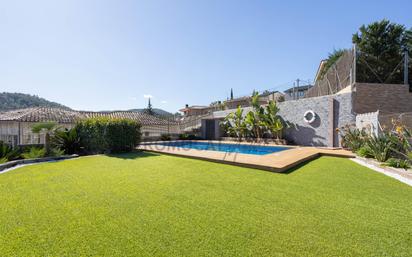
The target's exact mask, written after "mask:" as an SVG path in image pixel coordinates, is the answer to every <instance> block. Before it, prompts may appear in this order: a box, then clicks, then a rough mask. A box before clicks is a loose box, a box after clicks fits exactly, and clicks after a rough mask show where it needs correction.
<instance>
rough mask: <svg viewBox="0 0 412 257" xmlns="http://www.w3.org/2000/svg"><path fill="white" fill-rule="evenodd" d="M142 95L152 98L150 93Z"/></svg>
mask: <svg viewBox="0 0 412 257" xmlns="http://www.w3.org/2000/svg"><path fill="white" fill-rule="evenodd" d="M143 97H144V98H153V96H152V95H151V94H144V95H143Z"/></svg>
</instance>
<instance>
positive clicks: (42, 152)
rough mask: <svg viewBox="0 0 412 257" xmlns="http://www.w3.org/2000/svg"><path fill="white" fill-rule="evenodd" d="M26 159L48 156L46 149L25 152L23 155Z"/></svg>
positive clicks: (35, 148) (32, 149) (31, 149)
mask: <svg viewBox="0 0 412 257" xmlns="http://www.w3.org/2000/svg"><path fill="white" fill-rule="evenodd" d="M21 156H22V157H23V158H24V159H36V158H42V157H44V156H46V149H44V148H38V147H31V148H30V150H29V151H28V152H24V153H22V155H21Z"/></svg>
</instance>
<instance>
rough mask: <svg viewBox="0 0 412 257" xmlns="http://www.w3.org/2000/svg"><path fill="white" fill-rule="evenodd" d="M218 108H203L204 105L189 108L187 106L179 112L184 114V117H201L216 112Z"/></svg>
mask: <svg viewBox="0 0 412 257" xmlns="http://www.w3.org/2000/svg"><path fill="white" fill-rule="evenodd" d="M216 110H217V107H216V106H202V105H192V106H189V105H188V104H186V106H185V108H183V109H180V110H179V111H180V112H182V113H183V115H184V116H186V117H188V116H201V115H206V114H210V113H212V112H213V111H216Z"/></svg>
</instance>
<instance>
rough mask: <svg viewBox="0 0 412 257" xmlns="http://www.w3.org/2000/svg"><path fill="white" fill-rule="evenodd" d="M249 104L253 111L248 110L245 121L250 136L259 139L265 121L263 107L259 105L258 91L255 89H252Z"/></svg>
mask: <svg viewBox="0 0 412 257" xmlns="http://www.w3.org/2000/svg"><path fill="white" fill-rule="evenodd" d="M251 105H252V107H253V111H250V112H248V114H247V115H246V118H245V122H246V124H247V127H248V128H249V131H250V132H251V134H252V136H253V137H255V138H257V139H259V138H261V137H262V136H263V132H264V131H265V130H266V123H265V109H264V108H263V107H262V106H260V103H259V93H258V92H257V91H254V92H253V94H252V99H251Z"/></svg>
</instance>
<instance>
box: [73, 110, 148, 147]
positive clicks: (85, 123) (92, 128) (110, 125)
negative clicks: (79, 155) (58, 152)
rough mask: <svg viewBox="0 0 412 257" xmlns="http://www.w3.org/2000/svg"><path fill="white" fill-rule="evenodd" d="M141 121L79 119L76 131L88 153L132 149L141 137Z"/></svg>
mask: <svg viewBox="0 0 412 257" xmlns="http://www.w3.org/2000/svg"><path fill="white" fill-rule="evenodd" d="M140 127H141V126H140V123H139V122H137V121H134V120H130V119H110V118H105V117H104V118H90V119H84V120H81V121H79V122H78V123H77V124H76V127H75V129H76V131H77V133H78V136H79V137H80V141H81V145H82V147H83V150H84V151H85V152H86V153H110V152H128V151H132V150H133V149H134V148H135V147H136V146H137V145H138V144H139V143H140V139H141V133H140Z"/></svg>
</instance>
